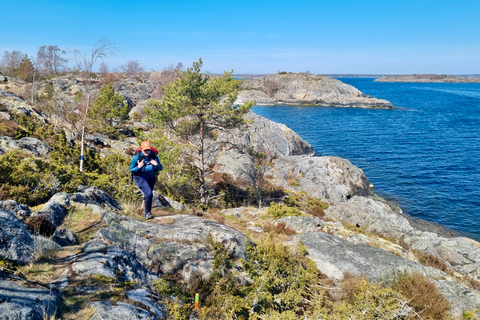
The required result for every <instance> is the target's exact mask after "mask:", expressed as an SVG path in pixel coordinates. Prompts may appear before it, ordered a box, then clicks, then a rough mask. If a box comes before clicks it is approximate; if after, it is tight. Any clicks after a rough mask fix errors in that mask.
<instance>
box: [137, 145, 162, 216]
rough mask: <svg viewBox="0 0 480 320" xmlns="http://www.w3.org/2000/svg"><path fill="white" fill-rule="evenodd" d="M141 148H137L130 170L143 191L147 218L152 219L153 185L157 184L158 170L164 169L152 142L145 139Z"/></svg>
mask: <svg viewBox="0 0 480 320" xmlns="http://www.w3.org/2000/svg"><path fill="white" fill-rule="evenodd" d="M139 149H140V150H138V149H137V153H136V154H135V156H134V157H133V159H132V163H131V164H130V172H132V173H133V179H134V181H135V184H136V185H137V187H139V188H140V190H142V192H143V196H144V200H145V219H151V218H153V216H152V200H153V187H154V186H155V182H157V172H158V171H161V170H162V164H161V163H160V160H159V159H158V156H157V155H156V153H155V152H153V151H152V148H151V147H150V142H148V141H143V142H142V143H141V144H140V148H139ZM155 151H156V150H155Z"/></svg>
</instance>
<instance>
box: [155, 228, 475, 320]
mask: <svg viewBox="0 0 480 320" xmlns="http://www.w3.org/2000/svg"><path fill="white" fill-rule="evenodd" d="M209 244H210V246H211V249H212V250H213V252H214V256H215V260H214V263H213V267H214V271H213V273H212V274H211V276H210V278H208V279H206V280H201V279H199V280H198V281H197V282H195V283H193V284H192V285H191V286H186V285H179V284H178V283H177V282H175V281H174V279H175V276H174V275H165V277H164V278H163V279H162V280H160V281H158V282H156V283H155V284H154V286H155V289H156V291H157V292H158V293H160V294H161V295H163V296H164V297H166V298H165V299H164V301H163V302H164V303H165V304H166V306H167V308H168V310H169V314H170V315H171V316H172V318H173V319H189V316H190V314H191V312H192V309H193V308H192V306H193V302H194V296H195V293H200V310H199V312H198V314H199V316H200V319H338V320H343V319H404V320H407V319H418V317H419V316H420V317H421V319H425V320H426V319H450V315H449V314H448V308H449V304H448V302H447V301H446V300H445V298H443V297H442V296H441V294H440V292H439V291H438V289H436V287H435V286H434V284H433V283H432V282H430V281H428V280H427V279H426V278H425V277H423V276H420V275H418V274H412V275H407V274H404V275H402V276H400V277H399V278H398V279H397V280H396V281H395V282H394V283H393V284H392V285H391V286H384V285H382V284H373V283H369V282H368V281H367V280H366V279H365V278H362V277H352V276H349V275H346V277H345V279H344V280H343V281H341V282H339V283H334V282H332V281H330V280H328V279H326V278H325V277H324V276H323V275H322V274H321V273H320V272H319V271H318V269H317V268H316V266H315V264H314V263H313V262H312V261H311V260H310V259H308V258H307V257H306V254H307V249H306V248H305V247H304V246H303V245H302V243H301V242H300V243H299V244H298V246H297V247H296V248H295V249H287V248H286V247H285V246H283V245H282V244H281V243H280V242H279V241H277V239H276V236H275V235H274V233H271V234H270V235H269V236H268V237H267V238H264V239H261V240H259V242H258V243H257V244H256V245H255V244H252V243H248V246H247V259H246V260H241V261H235V260H234V259H233V258H232V255H231V254H230V253H229V250H228V248H225V247H224V246H222V245H221V244H219V243H215V242H213V241H210V242H209ZM239 273H243V274H244V273H246V274H248V277H247V278H245V276H244V275H243V276H239ZM239 277H241V278H244V279H246V282H244V283H241V282H240V281H239ZM467 316H468V315H467Z"/></svg>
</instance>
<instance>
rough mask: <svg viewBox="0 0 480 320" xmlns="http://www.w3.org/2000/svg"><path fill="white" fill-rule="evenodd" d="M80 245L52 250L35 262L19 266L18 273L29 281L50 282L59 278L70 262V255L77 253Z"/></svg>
mask: <svg viewBox="0 0 480 320" xmlns="http://www.w3.org/2000/svg"><path fill="white" fill-rule="evenodd" d="M79 251H80V249H79V247H67V248H63V249H60V250H57V251H52V252H50V253H49V254H48V255H46V256H42V257H40V258H39V259H37V260H35V261H34V262H32V263H30V264H28V265H25V266H22V267H19V268H18V269H17V273H18V274H21V275H23V276H24V277H25V279H27V280H28V281H32V282H38V283H49V282H52V281H53V280H55V279H58V278H59V277H60V276H61V274H62V273H63V271H64V270H65V268H67V267H68V265H69V264H70V261H69V257H71V256H73V255H75V254H77V253H78V252H79Z"/></svg>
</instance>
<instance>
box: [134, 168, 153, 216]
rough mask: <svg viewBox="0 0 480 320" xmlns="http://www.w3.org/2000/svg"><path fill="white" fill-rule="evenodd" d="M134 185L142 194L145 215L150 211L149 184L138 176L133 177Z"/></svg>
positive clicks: (150, 195) (150, 190)
mask: <svg viewBox="0 0 480 320" xmlns="http://www.w3.org/2000/svg"><path fill="white" fill-rule="evenodd" d="M134 180H135V184H136V185H137V187H139V188H140V190H142V192H143V199H144V201H145V212H144V214H145V215H146V214H147V212H150V211H151V209H152V188H151V187H150V183H149V182H148V180H147V179H144V178H142V177H140V176H136V177H134Z"/></svg>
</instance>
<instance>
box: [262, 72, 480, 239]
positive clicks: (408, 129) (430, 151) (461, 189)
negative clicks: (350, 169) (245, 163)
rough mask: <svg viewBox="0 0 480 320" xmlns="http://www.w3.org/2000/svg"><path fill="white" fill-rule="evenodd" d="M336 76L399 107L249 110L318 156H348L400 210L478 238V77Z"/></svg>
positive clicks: (479, 209) (479, 87)
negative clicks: (474, 80) (390, 79)
mask: <svg viewBox="0 0 480 320" xmlns="http://www.w3.org/2000/svg"><path fill="white" fill-rule="evenodd" d="M340 80H341V81H343V82H345V83H348V84H351V85H353V86H354V87H356V88H358V89H359V90H360V91H362V92H363V93H364V94H369V95H371V96H372V97H376V98H382V99H386V100H388V101H390V102H391V103H392V104H393V105H394V106H396V107H397V108H396V109H394V110H374V109H353V108H327V107H297V106H275V107H264V106H255V107H254V108H253V111H254V112H255V113H257V114H259V115H261V116H263V117H265V118H268V119H270V120H273V121H275V122H280V123H284V124H286V125H287V126H288V127H290V128H291V129H292V130H294V131H295V132H296V133H298V134H299V135H300V136H301V137H302V138H303V139H305V140H306V141H308V142H309V143H310V144H311V145H312V146H313V148H314V150H315V151H316V152H317V155H318V156H324V155H329V156H338V157H342V158H346V159H348V160H350V161H351V162H352V163H353V164H354V165H356V166H358V167H359V168H361V169H362V170H363V171H364V172H365V175H366V176H367V178H368V179H369V181H370V182H371V183H373V185H374V186H375V189H374V191H375V193H376V194H378V195H379V196H381V197H383V198H385V199H387V200H392V201H395V202H397V203H398V204H399V205H400V207H401V208H402V209H403V211H404V212H405V213H407V214H409V215H411V216H413V217H415V218H420V219H424V220H428V221H433V222H437V223H439V224H442V225H444V226H446V227H448V228H451V229H453V230H456V231H458V232H459V233H461V234H463V235H465V236H468V237H471V238H473V239H476V240H477V241H480V84H453V83H385V82H374V81H373V80H374V79H371V78H342V79H340Z"/></svg>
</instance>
